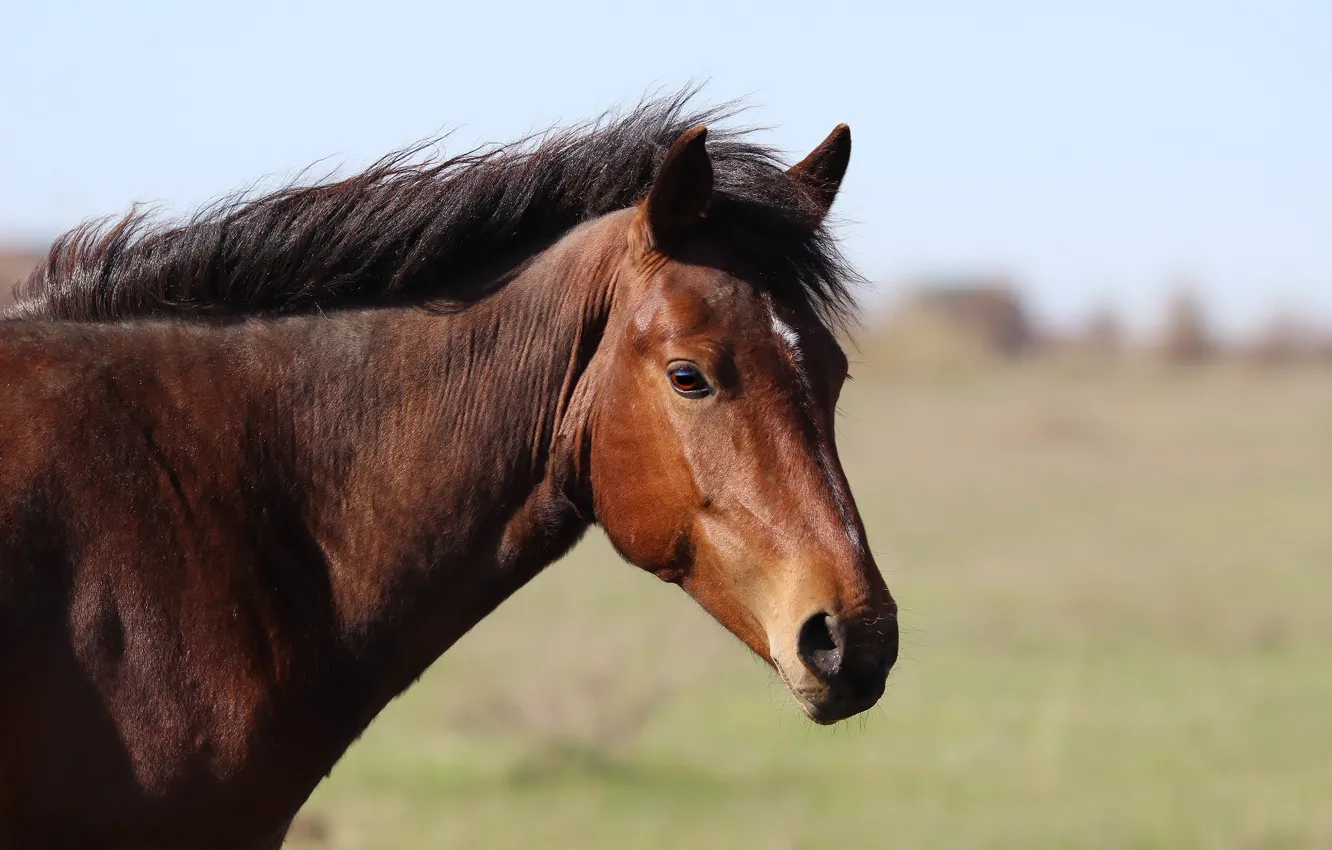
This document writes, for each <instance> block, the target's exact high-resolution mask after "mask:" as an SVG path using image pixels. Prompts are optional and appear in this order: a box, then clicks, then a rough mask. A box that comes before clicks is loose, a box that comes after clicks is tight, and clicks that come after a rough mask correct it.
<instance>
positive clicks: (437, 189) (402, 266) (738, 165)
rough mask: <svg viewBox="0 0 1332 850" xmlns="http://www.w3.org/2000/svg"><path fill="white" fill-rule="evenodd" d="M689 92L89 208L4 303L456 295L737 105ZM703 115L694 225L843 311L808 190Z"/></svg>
mask: <svg viewBox="0 0 1332 850" xmlns="http://www.w3.org/2000/svg"><path fill="white" fill-rule="evenodd" d="M694 94H695V92H694V91H693V90H686V91H684V92H681V93H679V94H676V95H673V96H670V97H665V98H660V99H656V100H648V101H645V102H643V103H640V104H639V105H638V106H637V107H636V108H634V109H633V110H631V111H629V112H628V113H627V114H623V115H614V114H609V115H605V116H602V117H601V118H599V119H597V120H594V121H591V122H587V123H584V124H581V125H576V126H573V127H568V128H561V129H554V130H550V131H547V132H545V133H540V134H537V135H535V136H531V137H528V138H526V139H523V140H520V141H518V142H515V143H513V144H508V145H501V146H495V147H491V148H483V149H478V150H474V151H470V152H468V153H465V154H462V155H460V156H455V157H452V158H449V159H444V160H439V159H432V158H431V157H429V156H428V155H427V151H428V149H429V146H428V145H418V146H415V147H412V148H408V149H405V150H402V151H399V152H396V153H393V154H390V155H389V156H387V157H385V158H383V159H381V160H380V161H379V162H377V163H375V164H374V165H373V166H371V167H370V168H369V169H367V170H366V171H364V172H363V173H361V174H357V175H356V176H354V177H350V178H347V179H345V180H340V181H338V182H334V183H325V184H322V185H314V186H293V187H288V188H284V189H281V190H279V191H277V192H274V193H272V194H269V195H266V196H263V197H259V198H248V197H246V196H244V195H235V196H231V197H228V198H226V199H224V200H222V201H220V202H218V203H215V204H213V205H211V206H209V207H208V208H206V209H204V210H203V211H201V212H200V213H198V214H197V215H195V216H194V217H193V218H192V219H190V220H189V221H188V222H185V223H177V224H167V225H163V224H160V223H155V222H153V221H151V220H150V219H149V217H148V216H146V215H144V214H142V213H140V212H138V211H131V212H130V213H129V214H128V215H126V216H125V217H123V218H121V219H119V220H118V221H115V222H113V223H107V222H106V221H102V222H92V223H87V224H84V225H82V226H81V227H78V228H76V229H75V230H72V231H70V232H69V233H66V234H65V235H64V236H62V237H61V238H60V239H58V240H57V241H56V242H55V244H54V245H53V246H52V248H51V250H50V253H49V255H48V256H47V258H46V260H45V262H44V263H43V264H42V265H41V266H39V267H38V268H37V269H36V270H35V271H34V272H33V273H32V275H31V276H30V277H29V278H28V279H27V281H26V282H24V283H23V284H21V285H20V286H19V287H18V289H17V291H16V292H17V295H18V301H17V303H16V304H15V306H14V308H13V310H12V313H11V315H13V316H17V317H44V318H52V319H64V320H74V321H114V320H119V319H129V318H135V317H147V316H159V317H160V316H171V315H174V316H211V317H219V318H226V317H235V316H241V315H265V314H267V315H274V314H289V313H302V312H313V311H316V310H332V309H338V308H343V307H352V306H366V305H371V304H382V303H386V302H394V301H399V302H403V301H405V302H410V301H426V300H429V299H457V300H461V301H466V300H467V299H468V298H469V297H474V295H469V293H468V292H465V291H461V290H460V285H459V281H460V280H462V279H464V278H466V277H467V276H468V275H469V274H476V273H478V272H479V271H480V270H482V269H485V268H487V267H488V266H487V264H493V262H494V261H495V260H496V258H497V257H501V256H506V255H513V254H515V253H517V252H519V251H524V250H526V251H534V250H537V249H538V248H539V247H541V246H542V245H544V244H546V243H548V242H549V241H551V240H553V239H556V238H558V237H559V236H560V235H561V234H563V233H564V232H566V231H568V230H570V229H571V228H573V227H575V226H577V225H578V224H580V223H582V222H584V221H587V220H589V219H592V218H596V217H598V216H601V215H604V214H606V213H609V212H613V211H615V210H618V209H623V208H625V207H628V206H630V205H632V204H634V203H635V202H637V201H639V200H641V199H642V197H644V196H645V195H646V192H647V190H648V189H649V188H650V186H651V183H652V179H653V176H654V175H655V173H656V169H657V167H658V166H659V165H660V163H661V161H662V159H663V158H664V157H665V155H666V152H667V151H668V150H669V148H670V146H671V144H672V143H673V142H674V141H675V140H676V139H677V138H678V137H679V136H680V134H681V133H683V132H684V131H685V130H687V129H688V128H689V127H692V126H694V125H696V124H709V125H711V124H713V123H715V122H717V121H719V120H725V119H728V118H731V117H733V116H734V115H735V113H736V111H737V110H736V109H735V108H734V107H731V106H728V107H722V108H715V109H705V110H690V108H689V107H690V101H691V99H692V98H693V95H694ZM709 129H710V133H709V137H708V138H709V141H708V150H709V153H710V154H711V156H712V159H713V169H714V174H715V178H714V179H715V194H714V198H713V202H712V205H711V206H710V208H709V212H708V218H707V221H708V223H709V226H712V227H716V228H719V229H721V230H722V231H723V232H724V235H725V236H726V238H728V239H730V240H732V244H734V245H735V246H736V247H737V248H739V249H740V250H743V251H745V253H746V254H748V255H749V257H750V259H751V260H753V261H755V262H757V263H758V264H759V269H760V272H761V273H762V277H763V280H764V281H765V282H766V284H765V285H768V286H771V287H772V288H773V289H774V290H776V291H777V292H776V294H779V295H781V296H784V297H794V298H799V299H800V300H801V301H802V302H804V303H808V304H809V305H810V306H811V307H812V308H813V309H815V310H816V311H817V312H818V313H819V314H820V315H821V316H822V317H823V318H824V319H825V320H826V321H829V322H830V323H832V324H841V323H842V321H843V320H845V318H846V316H847V315H848V311H849V309H850V307H851V306H852V296H851V293H850V290H849V285H848V282H849V281H850V280H852V279H853V277H854V276H853V275H852V273H851V272H850V270H849V268H848V266H847V265H846V263H845V261H844V260H843V258H842V255H841V254H840V252H839V250H838V248H837V246H836V244H835V242H834V241H833V239H832V238H831V236H830V234H829V233H828V231H827V230H826V229H825V228H824V227H823V226H822V225H821V224H818V223H817V222H818V209H817V204H816V203H815V202H814V200H813V199H812V198H811V197H810V196H809V194H808V193H807V191H806V190H805V189H804V188H803V187H802V185H801V184H800V183H798V182H797V181H796V180H794V179H792V178H791V177H790V176H788V175H787V174H786V172H785V170H784V169H783V167H782V166H781V165H780V164H779V162H778V159H777V157H776V155H775V153H774V151H773V150H772V149H770V148H768V147H764V146H761V145H758V144H756V143H754V142H752V141H750V140H749V139H748V138H747V137H746V134H745V133H744V132H739V131H727V130H722V129H718V128H716V127H710V128H709Z"/></svg>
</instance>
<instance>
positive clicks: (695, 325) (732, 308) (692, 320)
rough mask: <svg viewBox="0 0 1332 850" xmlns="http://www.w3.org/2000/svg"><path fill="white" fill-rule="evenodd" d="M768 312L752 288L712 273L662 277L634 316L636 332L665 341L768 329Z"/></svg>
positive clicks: (699, 271) (696, 271)
mask: <svg viewBox="0 0 1332 850" xmlns="http://www.w3.org/2000/svg"><path fill="white" fill-rule="evenodd" d="M768 315H769V314H768V311H767V310H766V309H765V307H764V305H763V302H762V299H761V298H760V297H759V296H758V294H757V293H755V292H754V291H753V289H752V288H751V287H749V286H748V285H746V284H745V283H743V282H742V281H739V280H736V279H734V278H732V277H730V276H729V275H727V274H725V273H724V272H720V271H717V270H715V269H711V270H710V269H697V268H691V269H689V270H687V271H686V272H685V273H683V274H671V275H662V276H661V281H660V285H659V286H655V287H652V289H651V290H650V291H649V292H648V293H647V296H646V298H645V299H644V302H643V304H642V308H641V309H640V310H638V312H637V319H636V324H637V325H638V329H639V330H641V331H646V332H650V333H655V334H661V335H664V336H667V337H683V336H692V335H695V334H700V333H707V332H711V333H718V332H720V333H725V334H727V335H743V334H744V333H745V332H746V331H747V330H761V329H763V328H767V327H769V318H768Z"/></svg>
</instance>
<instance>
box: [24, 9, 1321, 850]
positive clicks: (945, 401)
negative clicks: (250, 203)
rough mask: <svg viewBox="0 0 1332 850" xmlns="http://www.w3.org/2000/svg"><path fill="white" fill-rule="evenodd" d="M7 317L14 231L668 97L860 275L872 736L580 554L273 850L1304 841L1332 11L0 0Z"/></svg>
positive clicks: (1312, 802)
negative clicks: (736, 147) (893, 623)
mask: <svg viewBox="0 0 1332 850" xmlns="http://www.w3.org/2000/svg"><path fill="white" fill-rule="evenodd" d="M0 32H3V33H4V36H3V48H2V49H0V79H3V80H4V83H3V85H0V245H3V246H4V247H3V248H2V249H0V254H2V256H0V291H2V292H3V295H0V301H2V300H3V299H5V298H7V297H8V288H9V286H8V284H9V283H11V282H13V281H14V280H17V279H18V278H19V277H21V276H22V275H23V274H24V273H25V272H26V270H27V269H28V268H29V267H30V266H31V265H32V264H33V263H34V262H36V258H37V255H38V254H39V253H40V251H41V250H42V248H43V247H44V245H45V244H46V243H48V242H49V241H50V239H52V238H53V237H54V236H55V235H57V234H58V233H60V232H61V231H63V230H65V229H67V228H69V227H72V226H73V225H75V224H77V223H78V222H80V221H82V220H84V219H86V218H88V217H92V216H101V215H107V214H114V213H118V212H121V211H123V210H124V209H126V207H127V205H128V204H129V203H130V202H132V201H145V202H148V203H150V204H155V205H157V206H159V207H160V208H162V209H163V211H164V214H168V215H169V214H176V215H180V214H184V213H187V212H188V211H189V210H191V209H193V208H195V207H197V206H199V205H201V204H204V203H206V202H207V201H209V200H210V199H213V198H215V197H217V196H219V195H221V194H224V193H226V192H229V191H231V190H234V189H237V188H242V187H246V186H254V187H256V188H259V189H262V188H265V187H271V186H275V185H278V184H280V183H282V182H284V181H286V180H289V179H292V178H293V177H294V176H295V175H298V174H300V173H302V169H304V168H306V167H308V166H311V165H312V164H314V169H313V172H307V173H308V174H313V175H314V176H316V177H317V176H321V175H325V174H333V173H347V172H350V171H352V170H355V169H358V168H360V167H362V166H364V165H366V164H367V163H369V162H370V161H372V160H374V159H375V158H377V157H378V156H379V155H381V154H383V153H385V152H387V151H389V150H391V149H393V148H396V147H399V146H402V145H404V144H407V143H410V142H412V141H415V140H417V139H420V138H424V137H428V136H432V135H435V134H438V133H440V132H441V131H451V132H452V136H451V137H450V139H449V141H448V142H447V145H446V148H447V149H449V150H460V149H463V148H466V147H470V146H472V145H473V144H476V143H480V142H487V141H504V140H507V139H511V138H514V137H517V136H519V135H522V134H524V133H526V132H529V131H531V130H533V129H539V128H541V127H544V126H547V125H550V124H552V123H555V122H560V121H572V120H577V119H581V118H585V117H589V116H594V115H596V114H598V113H600V112H602V111H603V110H605V109H607V108H609V107H613V106H615V105H617V104H627V103H631V102H633V101H635V100H637V99H638V98H639V97H641V96H642V95H643V94H644V93H645V92H650V91H653V90H656V89H658V88H661V89H667V90H670V89H675V88H678V87H680V86H681V85H683V84H685V83H687V82H689V81H691V80H701V79H706V80H709V81H710V82H709V83H708V85H707V86H706V88H705V89H704V92H703V95H702V98H701V101H702V102H706V103H716V102H721V101H725V100H729V99H732V98H736V97H743V98H745V99H746V101H747V102H748V103H750V104H752V106H753V109H752V111H751V112H749V113H748V114H747V115H746V116H744V118H743V119H742V123H743V122H745V121H747V122H749V123H752V124H757V125H762V126H764V127H769V128H771V129H769V130H767V131H765V132H764V134H763V136H762V138H764V139H765V140H767V141H769V142H771V143H773V144H775V145H777V146H779V147H781V148H782V149H784V150H786V151H788V152H790V154H791V155H792V159H795V158H798V157H799V156H801V155H803V154H804V153H805V152H806V151H807V150H808V149H809V148H811V147H812V146H813V145H814V144H816V143H817V142H818V141H819V140H820V139H822V138H823V136H824V135H825V134H826V133H827V132H828V130H829V129H831V127H832V126H833V125H835V124H836V123H838V122H841V121H846V122H848V123H850V124H851V126H852V127H853V129H854V134H855V155H854V156H853V158H852V165H851V170H850V173H849V175H848V178H847V181H846V184H845V188H844V190H843V193H842V197H841V198H840V199H839V201H838V204H837V207H836V212H837V213H838V214H839V217H840V220H839V223H838V228H839V232H840V234H841V235H842V237H843V238H844V239H845V241H846V245H847V247H848V250H849V252H850V254H851V256H852V257H853V258H854V260H855V261H856V263H857V264H858V265H859V267H860V269H861V271H862V272H863V273H864V274H865V275H866V277H867V278H868V279H869V281H870V282H871V286H869V287H868V288H867V289H866V290H865V291H864V292H863V294H862V304H863V306H864V308H865V318H864V324H863V327H862V328H861V329H860V331H859V333H858V334H857V335H856V338H855V340H853V341H851V342H850V343H849V346H850V350H851V352H852V355H851V356H852V361H853V367H852V374H853V377H854V380H853V382H852V383H851V384H849V386H848V388H847V390H846V392H845V393H844V395H843V402H842V415H841V420H840V431H839V441H840V442H839V445H840V447H841V452H842V456H843V458H844V460H845V462H846V464H847V467H848V471H849V474H850V477H851V481H852V486H853V488H854V490H855V493H856V496H857V499H858V501H859V504H860V506H861V510H862V513H863V514H864V516H865V520H866V524H867V527H868V530H869V535H870V542H871V544H872V546H873V547H874V549H875V551H876V552H877V554H878V559H879V563H880V564H881V566H882V567H883V569H884V571H885V573H886V575H887V578H888V581H889V584H890V586H891V587H892V589H893V591H894V593H895V595H896V596H897V597H898V599H899V600H900V602H901V604H902V610H903V613H902V622H903V627H904V650H903V657H902V660H901V661H900V662H899V665H898V667H897V668H896V670H895V671H894V673H893V675H892V678H891V680H890V683H889V690H888V694H887V696H886V697H885V699H884V700H883V701H882V702H881V704H880V705H879V706H878V707H877V708H876V709H875V710H874V711H873V712H871V713H870V714H869V715H868V716H866V717H864V718H862V719H857V720H853V721H850V722H848V723H846V724H843V725H841V726H838V727H835V728H832V729H821V728H816V727H813V726H812V725H811V724H809V723H808V722H806V721H804V720H803V719H802V718H801V716H800V714H799V711H798V709H796V708H795V706H794V704H793V703H792V701H791V700H790V698H789V696H787V694H786V693H785V690H784V688H783V687H782V686H781V684H780V682H779V681H778V680H777V678H776V676H775V675H774V674H772V673H770V672H769V671H768V670H767V669H766V667H764V666H763V665H762V664H760V663H759V662H758V661H756V660H754V659H752V658H750V657H749V656H748V655H747V652H746V651H745V650H744V649H743V648H742V647H741V646H740V645H739V644H738V643H737V642H736V641H734V640H733V639H732V638H730V637H729V636H728V635H726V634H724V633H723V632H722V630H721V629H720V627H718V626H716V625H715V624H714V623H713V622H712V621H711V620H710V619H708V618H707V617H706V615H704V614H703V613H702V612H701V611H699V610H698V609H697V608H696V607H695V606H694V604H693V603H692V602H690V601H689V600H688V599H687V598H685V597H684V596H683V595H682V594H680V593H678V592H677V591H675V590H674V589H673V588H670V587H668V586H666V585H662V584H660V583H658V582H657V581H656V580H655V579H652V578H651V577H649V576H646V575H644V574H639V573H637V572H636V571H635V570H634V569H633V568H632V567H629V566H626V565H624V564H623V563H621V562H619V560H618V559H617V558H616V557H615V556H614V554H613V553H611V552H610V550H609V548H608V546H607V545H606V544H605V543H604V541H603V540H602V539H600V538H599V537H598V536H597V535H595V534H593V535H591V536H590V539H589V540H588V541H587V542H586V543H584V544H583V545H581V546H580V547H579V548H578V549H577V550H576V551H575V552H574V553H573V554H571V555H570V556H569V557H568V558H566V559H565V560H564V561H563V562H561V563H560V564H558V565H556V566H555V567H553V568H551V569H550V570H549V571H547V572H546V573H545V574H544V575H542V576H540V577H539V578H538V579H537V580H536V581H535V582H534V583H533V584H532V585H531V586H529V587H528V588H526V589H525V590H523V591H522V592H521V593H519V594H518V595H517V596H516V597H515V598H514V599H513V600H511V601H510V602H509V603H507V604H506V605H505V606H504V607H502V608H501V609H500V611H499V612H498V613H497V614H495V615H494V616H493V617H491V618H490V619H488V620H486V621H485V622H484V623H483V624H482V625H481V626H480V627H478V628H477V629H476V630H475V631H474V632H473V633H471V634H469V635H468V636H467V637H466V638H464V639H463V641H462V642H461V643H459V644H458V645H457V646H456V647H455V648H454V649H453V650H452V651H451V652H450V653H449V654H447V655H446V656H445V657H444V658H443V659H441V661H440V662H439V663H437V664H436V665H435V666H434V667H433V668H432V669H431V671H430V672H429V673H428V674H427V676H426V677H425V678H424V679H423V680H422V681H421V682H420V683H419V684H418V685H417V686H415V687H414V688H413V689H412V690H410V691H409V692H408V694H407V695H406V696H405V697H403V698H402V699H400V700H399V701H398V702H396V703H395V704H394V705H392V706H391V707H390V709H389V710H388V711H387V712H386V713H385V714H384V715H383V716H382V717H381V718H380V719H379V720H378V721H377V722H376V723H375V725H374V726H373V727H372V728H371V729H370V731H369V732H368V733H367V734H366V735H365V737H364V738H363V739H362V740H361V741H360V742H359V743H358V744H357V745H356V746H355V747H354V748H353V749H352V750H351V752H350V753H349V754H348V756H347V757H346V758H345V759H344V760H343V762H342V763H341V764H340V765H339V766H338V767H337V769H335V770H334V772H333V774H332V775H331V777H329V779H328V780H327V781H326V782H325V783H324V784H323V785H322V786H321V787H320V789H319V790H318V791H317V792H316V794H315V796H314V797H313V799H312V800H311V802H310V804H309V805H308V806H307V808H306V809H305V811H304V812H303V813H302V815H301V817H300V819H299V820H298V821H297V824H296V826H295V828H294V830H293V833H292V842H291V843H292V845H293V846H295V847H297V848H319V847H327V848H369V847H376V848H380V847H404V848H408V847H435V846H448V847H498V848H508V847H512V848H517V847H549V848H564V847H568V848H574V847H578V848H597V847H606V848H610V847H615V848H639V847H642V848H674V847H686V846H687V847H694V848H735V847H753V848H822V847H832V846H856V847H910V848H972V847H975V848H1042V847H1051V848H1053V847H1106V848H1111V847H1113V848H1120V847H1126V848H1127V847H1131V848H1172V850H1173V848H1245V849H1246V850H1249V848H1253V849H1254V850H1257V848H1303V847H1310V848H1323V847H1332V153H1330V152H1332V6H1330V5H1329V4H1328V3H1326V2H1315V0H1308V2H1293V1H1292V2H1287V1H1286V0H1270V2H1264V3H1261V4H1259V3H1247V4H1240V3H1234V4H1232V3H1217V2H1207V3H1203V2H1198V3H1193V2H1145V1H1144V0H1122V2H1115V3H1109V2H1106V3H1084V4H1062V3H1030V2H1016V3H1003V4H991V3H983V2H979V0H977V2H953V1H950V0H944V2H936V3H930V4H904V3H863V4H862V3H838V2H823V3H818V4H795V3H785V2H770V3H764V4H744V3H734V4H725V5H722V4H719V3H701V2H677V3H673V4H632V3H628V4H626V3H608V4H594V3H584V4H576V5H563V4H543V3H537V2H533V1H532V0H512V2H508V3H485V4H471V5H461V4H443V3H436V4H412V3H405V2H396V0H380V2H376V3H372V4H370V3H366V4H355V3H348V2H339V0H325V2H321V3H317V4H316V3H295V2H291V3H283V2H272V1H271V0H270V2H263V3H260V2H232V3H228V4H214V5H207V6H205V5H199V4H177V3H165V2H163V3H157V4H154V3H147V2H135V3H119V4H96V3H92V2H86V3H77V2H45V3H6V4H4V5H3V6H2V7H0Z"/></svg>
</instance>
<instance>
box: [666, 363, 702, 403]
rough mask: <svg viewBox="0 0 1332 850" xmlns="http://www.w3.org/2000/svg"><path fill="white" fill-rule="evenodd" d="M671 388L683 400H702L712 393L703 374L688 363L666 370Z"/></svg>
mask: <svg viewBox="0 0 1332 850" xmlns="http://www.w3.org/2000/svg"><path fill="white" fill-rule="evenodd" d="M666 374H667V375H669V376H670V379H671V387H672V388H674V390H675V391H676V392H677V393H679V394H680V395H682V396H684V397H685V398H702V397H703V396H705V395H707V394H708V393H710V392H712V389H711V387H709V386H708V382H707V380H706V379H705V378H704V377H703V373H702V372H700V371H699V370H698V367H697V366H694V365H692V364H690V363H678V364H676V365H674V366H671V367H670V368H669V369H667V370H666Z"/></svg>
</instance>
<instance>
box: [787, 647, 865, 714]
mask: <svg viewBox="0 0 1332 850" xmlns="http://www.w3.org/2000/svg"><path fill="white" fill-rule="evenodd" d="M773 667H774V668H776V670H777V675H779V676H781V678H782V683H783V684H785V685H786V687H787V689H788V690H789V691H790V692H791V696H792V697H793V698H794V699H795V701H796V705H799V706H800V710H801V711H803V712H804V713H805V716H806V717H808V718H809V719H810V720H812V721H814V722H815V723H817V724H819V725H820V726H832V725H833V724H835V723H840V722H841V721H843V720H846V719H847V718H849V717H855V716H856V715H857V714H860V713H861V712H863V711H868V710H869V709H871V708H873V707H874V706H875V705H876V704H877V703H878V702H879V698H880V697H881V696H883V691H882V690H880V691H879V692H878V693H874V694H869V695H866V696H862V697H851V696H849V695H844V694H840V693H838V692H837V689H836V688H834V687H830V686H829V685H827V684H825V683H823V682H821V681H819V680H818V678H816V677H815V676H814V675H813V674H811V673H810V672H809V671H808V670H806V669H805V668H804V666H803V665H801V667H800V668H799V669H798V670H797V671H796V672H794V673H793V674H788V673H787V669H786V666H785V665H783V664H782V663H781V662H780V661H777V660H776V659H774V661H773Z"/></svg>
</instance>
